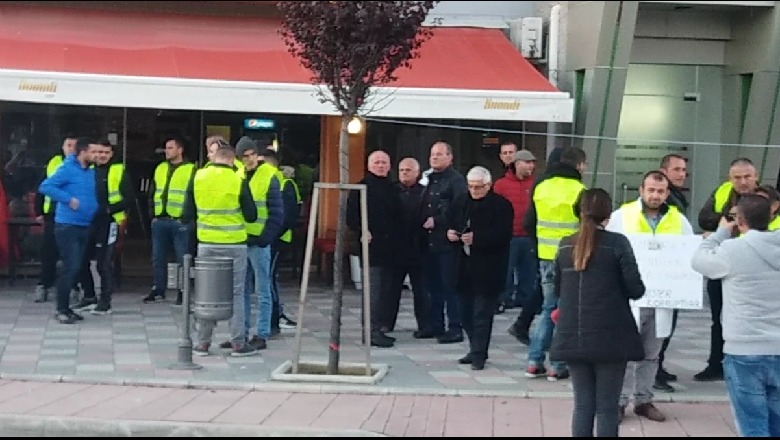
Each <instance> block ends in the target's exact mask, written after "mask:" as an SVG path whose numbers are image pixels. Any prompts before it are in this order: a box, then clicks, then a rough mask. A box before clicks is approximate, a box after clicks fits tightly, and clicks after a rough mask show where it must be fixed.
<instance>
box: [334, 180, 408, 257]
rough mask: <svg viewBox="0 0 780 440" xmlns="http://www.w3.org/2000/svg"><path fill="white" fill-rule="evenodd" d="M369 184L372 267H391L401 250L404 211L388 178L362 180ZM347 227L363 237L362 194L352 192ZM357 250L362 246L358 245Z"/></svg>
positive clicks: (362, 182)
mask: <svg viewBox="0 0 780 440" xmlns="http://www.w3.org/2000/svg"><path fill="white" fill-rule="evenodd" d="M358 183H361V184H365V185H366V199H367V202H368V231H369V232H370V233H371V242H370V243H369V244H368V260H369V264H370V265H371V266H372V267H378V266H388V265H390V264H393V262H394V259H395V258H397V255H398V253H399V251H400V249H401V234H402V232H403V229H402V222H400V221H398V217H399V215H401V213H402V212H403V205H402V204H401V198H400V197H399V195H398V189H397V188H396V187H395V185H394V184H393V182H392V181H391V180H390V179H389V178H387V177H378V176H375V175H373V174H371V173H367V174H366V177H365V178H364V179H363V180H361V181H360V182H358ZM347 226H348V227H349V229H350V230H351V231H352V232H353V233H354V234H355V236H357V237H358V238H360V232H361V221H360V192H358V191H351V192H350V194H349V199H348V200H347ZM358 249H362V247H360V246H358Z"/></svg>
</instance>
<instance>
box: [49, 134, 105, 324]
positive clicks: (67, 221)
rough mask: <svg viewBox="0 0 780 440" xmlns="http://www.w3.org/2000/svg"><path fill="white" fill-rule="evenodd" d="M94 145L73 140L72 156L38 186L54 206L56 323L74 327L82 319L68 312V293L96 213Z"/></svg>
mask: <svg viewBox="0 0 780 440" xmlns="http://www.w3.org/2000/svg"><path fill="white" fill-rule="evenodd" d="M95 148H97V145H96V143H95V141H93V140H92V139H89V138H83V137H82V138H79V139H77V140H76V152H75V153H74V154H71V155H69V156H67V157H66V158H65V162H64V163H63V164H62V166H61V167H59V169H57V171H56V172H55V173H54V174H52V175H51V177H49V178H47V179H46V180H44V181H43V182H41V185H40V188H39V189H38V191H40V193H41V194H43V195H45V196H48V197H49V198H51V199H52V200H53V201H54V202H56V203H57V207H56V210H55V214H54V236H55V238H56V240H57V248H58V250H59V252H60V257H61V258H62V264H63V269H64V270H63V271H62V274H61V275H60V277H59V278H58V280H57V315H56V318H57V321H59V322H60V323H62V324H74V323H75V322H76V321H80V320H82V319H84V318H83V317H81V316H80V315H77V314H76V313H75V312H73V310H71V308H70V304H69V303H70V301H69V300H70V289H71V287H72V286H73V284H74V283H75V282H76V280H77V278H78V276H79V272H80V270H81V262H82V261H83V259H84V251H85V248H86V244H87V240H88V238H89V226H90V224H91V223H92V219H93V218H94V216H95V213H96V212H97V209H98V203H97V196H96V193H95V170H94V168H92V167H91V166H92V163H93V156H94V150H95Z"/></svg>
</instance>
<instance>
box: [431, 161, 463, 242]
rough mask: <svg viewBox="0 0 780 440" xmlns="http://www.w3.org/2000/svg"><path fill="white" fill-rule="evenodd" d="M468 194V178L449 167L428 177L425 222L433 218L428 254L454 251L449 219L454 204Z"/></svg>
mask: <svg viewBox="0 0 780 440" xmlns="http://www.w3.org/2000/svg"><path fill="white" fill-rule="evenodd" d="M467 194H468V188H467V186H466V178H465V177H463V175H462V174H460V173H459V172H457V171H456V170H455V169H454V168H452V167H449V168H447V169H446V170H444V171H435V172H433V173H431V175H430V176H428V186H427V187H426V188H425V193H424V196H423V197H424V201H423V222H425V219H426V218H428V217H433V222H434V225H433V229H431V230H430V231H428V236H427V240H426V243H425V245H426V247H427V251H428V252H434V253H439V252H447V251H449V250H451V249H452V247H451V246H450V242H449V240H447V219H448V218H449V212H450V207H451V205H452V203H453V202H454V201H455V200H457V199H459V198H460V197H463V196H466V195H467Z"/></svg>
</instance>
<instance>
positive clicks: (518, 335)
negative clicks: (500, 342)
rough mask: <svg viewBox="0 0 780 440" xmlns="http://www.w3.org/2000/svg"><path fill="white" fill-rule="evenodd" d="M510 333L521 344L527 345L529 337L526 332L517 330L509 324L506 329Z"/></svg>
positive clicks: (529, 341)
mask: <svg viewBox="0 0 780 440" xmlns="http://www.w3.org/2000/svg"><path fill="white" fill-rule="evenodd" d="M506 332H507V333H509V334H510V335H512V336H514V337H515V339H517V341H518V342H520V343H521V344H523V345H528V344H530V343H531V340H530V338H529V337H528V332H525V331H522V330H518V329H517V327H516V326H514V325H513V326H511V327H509V329H507V331H506Z"/></svg>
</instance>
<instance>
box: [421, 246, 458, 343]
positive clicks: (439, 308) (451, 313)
mask: <svg viewBox="0 0 780 440" xmlns="http://www.w3.org/2000/svg"><path fill="white" fill-rule="evenodd" d="M423 260H424V261H423V278H424V279H425V286H426V290H427V291H428V292H429V293H430V295H431V308H430V314H429V316H428V325H429V326H430V329H429V330H431V331H432V332H433V333H435V334H444V333H445V326H444V310H445V307H446V310H447V322H448V324H449V331H448V332H447V333H449V334H452V335H461V334H462V332H463V328H462V326H461V324H460V307H459V305H458V295H457V293H455V273H454V267H453V265H454V262H455V260H454V255H453V253H452V251H446V252H439V253H428V254H426V255H424V256H423Z"/></svg>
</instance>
